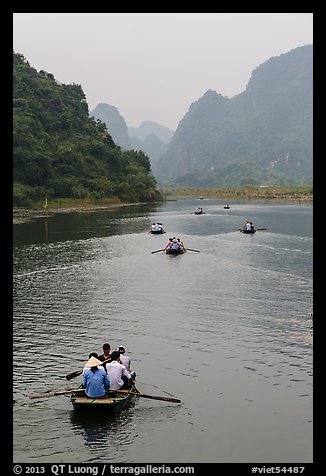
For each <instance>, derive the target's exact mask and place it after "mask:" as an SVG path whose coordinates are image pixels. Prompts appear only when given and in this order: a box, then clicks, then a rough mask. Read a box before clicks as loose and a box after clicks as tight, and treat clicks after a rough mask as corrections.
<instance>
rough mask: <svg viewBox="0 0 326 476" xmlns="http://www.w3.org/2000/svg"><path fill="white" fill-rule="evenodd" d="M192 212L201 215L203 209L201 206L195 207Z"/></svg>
mask: <svg viewBox="0 0 326 476" xmlns="http://www.w3.org/2000/svg"><path fill="white" fill-rule="evenodd" d="M194 213H195V215H203V213H204V210H203V209H202V208H196V210H195V212H194Z"/></svg>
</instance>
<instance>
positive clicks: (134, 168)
mask: <svg viewBox="0 0 326 476" xmlns="http://www.w3.org/2000/svg"><path fill="white" fill-rule="evenodd" d="M13 181H14V183H13V205H14V206H16V207H24V206H25V207H26V206H31V205H33V204H35V203H36V202H38V201H40V200H43V199H44V197H45V196H48V197H49V199H51V198H81V199H82V198H86V197H89V198H94V199H101V198H118V199H119V200H120V201H121V202H152V201H158V200H162V195H161V194H160V192H159V191H158V190H157V183H156V180H155V178H154V176H153V175H152V172H151V166H150V159H149V158H148V157H147V156H146V155H145V154H144V153H143V152H142V151H134V150H129V151H123V150H122V149H121V148H120V147H119V146H118V145H116V144H115V143H114V141H113V140H112V137H111V136H110V134H109V131H108V130H107V126H106V125H105V124H104V123H103V122H101V121H100V120H95V119H94V118H92V117H89V109H88V104H87V101H86V97H85V94H84V92H83V90H82V87H81V86H80V85H78V84H61V83H59V82H58V81H56V79H55V78H54V76H53V74H51V73H47V72H46V71H43V70H40V71H37V70H36V69H35V68H33V67H31V66H30V64H29V62H28V61H27V60H26V59H25V57H24V56H23V55H22V54H19V53H15V52H14V53H13Z"/></svg>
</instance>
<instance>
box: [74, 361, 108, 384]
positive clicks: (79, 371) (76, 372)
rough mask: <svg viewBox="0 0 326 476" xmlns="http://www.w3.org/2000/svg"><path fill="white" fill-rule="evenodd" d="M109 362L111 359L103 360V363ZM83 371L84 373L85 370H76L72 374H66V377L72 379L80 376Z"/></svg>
mask: <svg viewBox="0 0 326 476" xmlns="http://www.w3.org/2000/svg"><path fill="white" fill-rule="evenodd" d="M107 362H111V359H106V360H103V362H102V364H106V363H107ZM82 373H83V370H76V371H75V372H72V373H71V374H68V375H66V379H67V380H71V379H73V378H75V377H78V375H81V374H82Z"/></svg>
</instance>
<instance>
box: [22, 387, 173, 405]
mask: <svg viewBox="0 0 326 476" xmlns="http://www.w3.org/2000/svg"><path fill="white" fill-rule="evenodd" d="M77 392H85V389H84V388H80V389H76V390H64V391H63V392H52V393H49V392H48V393H39V394H35V395H31V396H30V397H29V398H48V397H57V396H60V395H69V394H71V393H77ZM109 392H112V393H123V394H127V395H135V396H137V397H143V398H151V399H153V400H163V401H165V402H172V403H181V400H179V399H178V398H170V397H159V396H157V395H147V394H145V393H138V392H129V391H128V390H109Z"/></svg>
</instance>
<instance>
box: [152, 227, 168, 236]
mask: <svg viewBox="0 0 326 476" xmlns="http://www.w3.org/2000/svg"><path fill="white" fill-rule="evenodd" d="M151 233H152V234H153V235H163V233H166V231H165V230H164V229H163V228H161V229H159V230H155V229H154V230H151Z"/></svg>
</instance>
